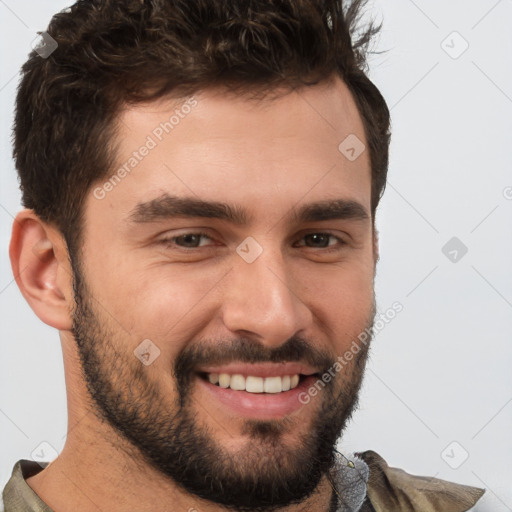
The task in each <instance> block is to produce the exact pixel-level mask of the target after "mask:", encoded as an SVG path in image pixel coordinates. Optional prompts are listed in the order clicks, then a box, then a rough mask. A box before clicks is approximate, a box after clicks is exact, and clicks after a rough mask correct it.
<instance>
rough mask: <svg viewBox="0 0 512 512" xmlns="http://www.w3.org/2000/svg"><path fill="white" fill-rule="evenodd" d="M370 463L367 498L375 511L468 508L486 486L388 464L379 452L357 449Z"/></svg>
mask: <svg viewBox="0 0 512 512" xmlns="http://www.w3.org/2000/svg"><path fill="white" fill-rule="evenodd" d="M356 455H357V456H358V457H360V458H361V459H363V460H364V461H365V462H366V464H367V465H368V467H369V470H370V476H369V478H368V491H367V492H368V498H369V500H370V502H371V504H372V505H373V507H374V508H375V510H376V512H384V511H386V510H393V511H397V512H398V511H400V512H401V511H404V512H405V511H407V512H437V511H439V510H442V511H443V512H466V511H467V510H469V509H471V508H472V507H473V506H474V505H475V504H476V502H477V501H478V500H479V499H480V498H481V497H482V495H483V494H484V492H485V490H484V489H479V488H476V487H469V486H467V485H461V484H456V483H453V482H448V481H446V480H440V479H438V478H432V477H426V476H415V475H410V474H409V473H406V472H405V471H404V470H402V469H398V468H392V467H390V466H388V464H387V463H386V461H385V460H384V459H383V458H382V457H381V456H380V455H379V454H378V453H376V452H374V451H372V450H368V451H365V452H361V453H356Z"/></svg>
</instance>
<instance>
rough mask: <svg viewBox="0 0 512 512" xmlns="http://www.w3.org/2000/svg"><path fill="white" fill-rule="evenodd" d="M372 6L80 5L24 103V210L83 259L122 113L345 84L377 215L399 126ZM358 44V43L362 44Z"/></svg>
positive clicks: (313, 2)
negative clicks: (377, 65) (84, 230)
mask: <svg viewBox="0 0 512 512" xmlns="http://www.w3.org/2000/svg"><path fill="white" fill-rule="evenodd" d="M364 5H366V0H353V1H352V2H350V3H348V4H347V2H346V1H343V0H339V1H337V0H229V1H227V0H79V1H77V2H76V3H75V4H74V5H73V6H72V7H71V8H69V9H67V10H65V11H62V12H60V13H58V14H56V15H55V16H54V17H53V18H52V20H51V22H50V25H49V27H48V29H47V33H48V34H49V35H50V36H51V37H52V38H53V39H54V40H55V41H56V42H57V44H58V47H57V48H56V49H55V51H54V52H53V53H51V55H49V56H47V58H43V57H41V56H40V55H39V54H38V53H37V52H36V51H32V53H31V54H30V55H29V58H28V60H27V62H26V63H25V64H24V66H23V68H22V79H21V82H20V85H19V89H18V94H17V100H16V116H15V123H14V158H15V161H16V168H17V170H18V174H19V178H20V187H21V191H22V202H23V205H24V206H25V207H26V208H31V209H33V210H34V211H35V213H36V214H37V215H38V216H39V217H40V218H41V219H42V220H44V221H46V222H49V223H52V224H54V225H56V226H57V227H58V229H59V230H60V231H61V232H62V233H63V235H64V237H65V239H66V241H67V244H68V248H69V250H70V253H71V251H72V250H74V249H77V248H78V244H79V241H80V232H81V226H82V215H83V211H82V210H83V201H84V198H85V196H86V193H87V192H88V191H89V189H90V188H91V186H92V185H93V184H94V183H95V182H96V181H98V180H100V179H103V178H104V177H106V176H107V175H108V174H109V173H110V172H112V168H113V165H114V163H115V151H114V146H113V144H114V142H113V141H114V135H115V130H114V125H115V120H116V116H117V115H118V114H119V112H120V110H121V109H122V107H123V105H126V104H129V103H137V102H142V101H149V100H152V99H157V98H160V97H163V96H165V95H180V96H185V95H187V94H193V93H195V92H197V91H199V90H202V89H206V88H209V87H215V86H227V87H229V88H230V89H232V90H234V91H236V92H237V93H244V92H250V91H252V92H255V91H259V92H260V93H271V92H272V91H275V90H276V89H277V88H282V87H285V88H288V87H289V88H290V90H293V89H295V88H298V87H304V86H308V85H313V84H316V83H318V82H321V81H323V80H327V79H329V78H331V77H332V76H333V75H335V74H338V75H339V76H340V77H341V78H342V79H343V80H344V82H345V83H346V84H347V86H348V88H349V90H350V91H351V93H352V95H353V97H354V99H355V101H356V104H357V107H358V109H359V113H360V115H361V117H362V120H363V123H364V127H365V132H366V138H367V143H368V149H369V152H370V161H371V167H372V192H371V206H372V213H373V214H374V213H375V209H376V207H377V205H378V203H379V200H380V198H381V196H382V193H383V191H384V188H385V185H386V175H387V167H388V153H389V140H390V131H389V128H390V119H389V110H388V108H387V105H386V102H385V100H384V99H383V97H382V95H381V94H380V92H379V90H378V89H377V87H376V86H375V85H374V84H373V83H372V82H371V81H370V79H369V78H368V77H367V75H366V72H367V60H366V54H367V50H368V44H369V43H370V41H371V40H372V38H373V36H374V35H375V34H376V33H377V32H378V30H379V28H380V27H375V25H374V24H373V23H369V24H368V25H367V26H366V27H365V28H364V30H361V27H358V25H359V21H360V18H361V15H362V13H363V6H364ZM356 31H357V33H358V34H359V36H358V38H357V40H354V39H355V33H356Z"/></svg>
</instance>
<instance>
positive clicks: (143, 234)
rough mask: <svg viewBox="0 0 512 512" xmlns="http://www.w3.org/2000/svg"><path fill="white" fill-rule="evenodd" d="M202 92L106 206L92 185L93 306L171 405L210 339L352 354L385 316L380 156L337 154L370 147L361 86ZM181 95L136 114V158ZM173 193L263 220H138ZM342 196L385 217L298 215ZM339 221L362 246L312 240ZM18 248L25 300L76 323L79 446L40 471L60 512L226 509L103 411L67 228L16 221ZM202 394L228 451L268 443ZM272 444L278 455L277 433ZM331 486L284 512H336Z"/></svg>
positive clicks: (127, 126) (84, 258) (124, 120)
mask: <svg viewBox="0 0 512 512" xmlns="http://www.w3.org/2000/svg"><path fill="white" fill-rule="evenodd" d="M194 97H195V99H196V100H197V102H198V103H197V106H195V107H194V108H193V109H192V111H191V112H190V113H189V114H188V115H187V116H186V117H185V118H184V119H182V120H181V121H180V123H179V125H178V126H176V127H175V128H174V129H173V131H172V133H170V134H167V135H165V137H164V138H163V140H162V141H161V142H159V143H158V145H157V146H156V147H155V148H154V149H152V150H151V151H150V152H149V154H148V155H147V156H146V157H145V158H144V159H143V160H142V161H140V163H138V165H137V166H136V167H135V168H134V169H133V170H132V171H131V172H130V174H129V175H127V176H126V177H124V178H123V180H122V181H121V182H120V183H118V184H117V185H116V186H115V187H114V188H113V189H112V190H111V191H109V192H108V194H106V196H105V197H104V198H103V199H97V198H96V197H95V196H94V195H93V190H94V187H93V188H92V189H91V191H90V192H89V194H88V195H87V198H86V201H85V214H84V218H85V229H84V233H83V241H84V245H83V251H82V254H81V257H80V260H81V262H82V272H83V277H84V281H85V282H86V284H87V291H88V293H89V294H90V305H91V307H93V308H94V311H95V314H96V316H97V318H98V319H99V321H100V322H101V325H102V327H103V329H104V332H108V333H110V334H111V341H112V344H113V346H115V347H116V349H117V350H119V352H120V353H122V354H123V356H124V357H131V358H132V359H131V360H132V361H133V364H134V365H139V366H140V371H144V372H146V375H147V378H148V379H149V380H150V381H151V382H152V383H155V385H156V386H157V387H158V389H159V390H160V391H161V392H162V393H163V395H162V396H163V397H167V398H166V400H167V403H163V404H161V406H162V408H166V410H172V409H173V407H175V400H176V399H177V389H176V383H175V381H174V379H173V378H172V372H171V368H172V365H173V362H175V360H176V358H177V357H178V355H179V354H180V353H181V352H182V351H183V350H184V349H186V348H187V347H190V346H191V345H192V346H193V344H194V343H197V340H202V341H203V342H205V343H210V344H214V343H215V340H234V341H236V340H237V339H239V338H240V337H244V338H247V339H249V340H252V341H253V342H254V343H256V344H258V345H260V346H262V347H265V348H267V349H277V348H279V347H280V346H281V345H282V344H283V343H284V342H285V341H286V340H288V339H290V338H291V337H293V336H297V335H301V336H302V337H304V339H306V340H308V342H309V343H311V344H312V346H313V347H314V348H315V349H316V350H318V351H319V352H321V353H323V354H325V355H328V356H329V357H331V358H333V359H335V358H336V357H337V356H338V355H341V354H344V353H345V351H346V350H348V349H349V347H350V344H351V343H352V341H353V340H354V339H357V335H358V334H359V333H360V332H362V331H363V330H364V328H365V327H366V326H367V325H368V321H369V319H370V318H371V315H372V307H373V306H374V277H375V266H376V262H377V260H378V250H377V235H376V233H375V231H374V229H373V228H372V219H371V215H370V212H371V207H370V201H371V171H370V161H369V154H368V151H364V152H363V153H362V154H361V156H360V157H359V158H357V159H356V160H355V161H354V162H351V161H349V160H348V159H347V158H345V156H344V155H343V154H342V153H340V151H339V150H338V145H339V144H340V142H341V141H343V140H344V139H345V138H346V137H347V136H348V135H350V134H356V135H357V137H358V138H359V139H360V140H362V141H363V142H364V143H365V144H366V140H365V136H364V129H363V124H362V121H361V118H360V116H359V114H358V112H357V108H356V106H355V103H354V101H353V99H352V97H351V95H350V93H349V91H348V89H347V87H346V86H345V84H344V83H343V82H342V81H341V80H339V79H335V80H334V81H333V82H326V83H323V84H321V85H317V86H314V87H308V88H304V89H301V90H300V91H294V92H291V93H289V94H286V95H284V96H282V97H280V98H278V99H274V100H272V101H270V100H266V101H262V102H255V101H253V100H249V99H247V98H243V97H235V96H230V95H228V94H226V93H225V92H222V91H218V90H205V91H202V92H200V93H197V94H195V95H194ZM182 104H183V99H181V100H179V101H178V100H176V99H174V100H169V99H167V100H165V101H164V100H159V101H157V102H152V103H150V104H144V105H137V106H135V107H131V108H129V109H126V110H124V111H123V112H122V113H121V114H120V119H119V121H120V122H119V131H118V139H117V140H118V142H119V146H118V148H117V158H118V162H119V165H122V164H123V163H124V162H126V161H127V160H128V158H129V157H130V156H131V154H132V153H133V151H134V150H136V149H138V148H139V147H140V146H141V145H143V144H144V143H145V141H146V140H147V136H148V135H149V134H151V133H152V131H153V130H154V128H155V127H156V126H158V125H159V124H160V123H161V122H162V121H165V120H168V119H169V117H170V115H171V114H172V113H173V112H174V110H175V109H176V108H179V106H180V105H182ZM104 182H105V180H102V181H101V182H99V183H98V185H99V186H101V185H102V184H103V183H104ZM162 193H168V194H172V195H176V196H183V197H185V196H187V197H196V198H200V199H204V200H209V201H222V202H226V203H229V204H237V205H239V206H240V207H241V208H243V209H245V210H246V211H247V214H248V215H249V216H250V217H251V222H250V223H247V224H246V225H235V224H232V223H230V222H228V221H225V220H219V219H205V218H177V217H175V218H168V219H165V220H160V221H158V222H154V223H149V224H147V223H130V221H129V217H130V212H132V210H133V208H134V207H135V206H136V205H137V204H138V203H139V202H142V201H148V200H151V199H153V198H156V197H159V196H161V195H162ZM337 198H345V199H351V200H354V201H357V202H358V203H360V204H361V205H362V206H364V208H365V209H366V210H367V212H368V213H369V218H368V219H367V220H353V219H352V220H351V219H336V220H326V221H315V222H310V223H306V224H297V223H295V222H294V221H293V219H292V217H291V216H290V214H291V213H293V209H294V207H295V208H297V207H299V206H302V205H304V204H307V203H310V202H316V201H320V200H326V199H337ZM197 231H206V232H207V234H208V236H209V237H210V239H208V238H206V239H203V240H202V242H201V243H202V244H204V245H203V246H202V247H199V248H195V249H192V250H191V249H187V250H185V249H183V248H181V250H180V248H179V247H178V246H176V245H175V244H174V245H165V244H163V243H162V239H163V238H170V237H173V236H174V237H176V236H179V235H183V234H185V233H189V232H197ZM325 232H328V233H329V234H332V235H333V236H334V237H340V238H341V239H343V240H344V241H345V242H346V245H342V246H339V245H338V240H337V239H336V238H333V239H330V242H329V243H330V244H331V246H330V247H338V249H337V250H335V251H332V252H327V250H326V249H325V248H323V247H321V246H320V245H319V244H318V243H317V245H314V243H312V242H311V240H309V243H310V244H311V246H310V247H308V246H306V242H305V239H304V236H305V235H307V234H313V233H325ZM249 236H251V237H253V238H254V239H256V240H257V242H258V243H259V244H260V246H261V247H262V248H263V252H262V254H261V255H260V256H259V257H258V258H257V259H256V260H255V261H254V262H253V263H250V264H248V263H247V262H246V261H244V260H243V259H242V258H241V257H240V256H239V254H238V253H237V252H236V248H237V247H238V246H239V244H240V243H241V242H242V241H243V240H244V239H246V238H247V237H249ZM10 255H11V261H12V265H13V271H14V275H15V276H16V281H17V283H18V286H19V288H20V290H21V292H22V293H23V295H24V297H25V298H26V300H27V301H28V302H29V304H30V306H31V307H32V309H33V310H34V311H35V313H36V314H37V315H38V317H39V318H40V319H41V320H42V321H43V322H45V323H46V324H48V325H50V326H52V327H54V328H56V329H58V330H59V334H60V339H61V344H62V350H63V357H64V367H65V377H66V389H67V401H68V402H67V405H68V435H67V438H66V442H65V445H64V448H63V450H62V452H61V454H60V455H59V456H58V457H57V459H56V460H54V461H53V462H52V463H51V464H50V465H49V466H48V467H47V468H46V469H45V470H43V471H41V472H40V473H38V474H37V475H35V476H33V477H30V478H28V479H27V482H28V484H29V485H30V486H31V487H32V489H33V490H34V491H35V492H36V493H37V494H38V495H39V496H40V497H41V498H42V499H43V501H45V502H46V503H47V504H48V505H49V506H50V507H51V508H52V509H53V510H55V511H56V512H60V511H63V510H68V509H73V510H74V511H75V512H82V511H84V512H85V511H90V510H110V511H113V512H117V511H121V510H123V511H124V510H138V511H150V510H153V511H154V510H156V508H155V504H158V510H159V511H162V512H167V511H168V512H171V511H182V510H183V511H192V510H194V509H197V510H198V511H204V512H209V511H217V510H225V509H224V508H223V507H221V506H219V505H218V504H216V503H212V502H210V501H208V500H205V499H201V498H198V497H197V496H193V495H191V494H189V493H187V492H186V491H185V490H184V489H183V488H181V487H180V486H178V485H176V484H175V482H173V481H172V479H170V478H168V477H167V476H166V475H164V474H162V473H161V472H159V471H158V470H156V469H155V468H154V467H153V466H151V465H150V464H147V462H146V461H144V460H143V459H142V457H141V456H140V454H138V452H137V450H135V449H134V447H133V446H132V445H131V444H130V442H129V441H128V440H126V439H125V438H123V437H122V436H120V435H119V433H118V432H117V431H116V430H115V429H114V428H113V427H112V425H110V424H109V423H108V422H107V421H104V420H103V419H102V418H101V416H100V414H98V413H97V409H96V406H95V403H94V401H93V400H92V399H91V396H90V394H89V392H88V389H87V385H86V382H85V380H84V378H83V376H82V374H81V362H80V357H79V351H78V350H77V347H76V340H75V337H74V335H73V332H72V331H73V310H74V308H75V306H76V304H75V297H74V293H73V280H72V275H73V274H72V268H71V266H70V262H69V256H68V253H67V248H66V244H65V242H64V240H63V238H62V235H61V234H60V232H59V231H58V230H57V229H55V227H53V226H52V225H50V224H47V223H45V222H43V221H41V220H40V219H39V218H38V217H37V216H36V215H35V214H34V212H33V211H31V210H23V211H22V212H20V213H19V214H18V216H17V217H16V221H15V223H14V225H13V234H12V241H11V247H10ZM144 339H151V340H152V341H153V342H154V343H155V344H156V345H157V346H158V348H159V350H160V355H159V357H158V358H157V359H156V360H155V361H154V362H153V363H152V364H150V365H148V366H143V365H142V363H140V362H139V361H138V360H137V359H136V358H135V356H134V355H133V350H134V349H135V348H136V347H137V346H138V345H139V344H140V342H141V341H142V340H144ZM127 360H128V359H127ZM130 368H131V366H130ZM354 372H355V369H354V364H353V363H352V364H351V365H349V366H347V368H346V369H344V370H343V371H342V372H340V373H339V374H337V376H336V379H335V381H336V382H335V384H333V386H337V388H336V389H338V390H341V389H342V387H343V386H344V385H345V386H347V385H350V380H351V379H353V378H354ZM327 395H328V394H327V393H322V392H320V393H318V394H317V395H316V396H315V397H312V398H311V402H310V403H309V404H308V405H307V406H306V405H304V406H302V407H300V408H299V409H298V410H296V411H294V412H293V413H292V414H289V415H287V416H286V417H283V418H280V419H279V420H278V421H281V422H282V424H283V425H284V426H285V429H284V430H283V432H282V434H281V437H280V446H281V449H282V450H283V453H286V450H290V451H292V450H294V449H297V445H298V443H299V440H300V439H301V436H304V435H307V434H308V432H310V430H311V428H312V424H313V421H314V419H315V418H316V417H317V416H318V414H319V411H320V410H321V407H322V403H323V401H324V400H326V399H327ZM190 396H191V397H192V402H191V407H192V408H193V412H194V414H196V415H197V416H196V418H197V421H198V423H200V424H201V425H206V426H207V427H208V429H209V432H210V435H211V436H212V438H213V439H214V440H215V441H216V443H217V444H218V445H219V446H221V447H222V448H223V449H224V450H225V451H226V453H230V454H233V453H237V452H239V451H240V450H244V448H248V447H249V446H252V445H250V444H249V437H248V434H247V431H246V430H245V429H244V426H245V425H246V418H244V417H241V416H237V415H236V414H234V413H233V411H231V410H228V409H227V408H226V407H224V406H222V405H221V404H218V403H214V402H212V398H211V397H210V396H208V395H207V394H206V393H204V391H203V390H201V388H200V387H199V386H197V382H193V383H192V387H191V389H190ZM164 400H165V398H164ZM261 447H262V449H266V448H265V447H266V445H265V444H264V443H263V441H262V444H261ZM299 448H300V443H299ZM247 465H248V467H249V466H250V461H249V460H247ZM98 468H101V471H100V470H99V469H98ZM331 492H332V491H331V486H330V484H329V482H328V481H327V479H326V478H325V477H323V478H322V479H321V480H320V482H319V484H318V486H317V488H316V489H315V492H314V493H313V494H312V495H311V496H309V497H308V498H307V499H306V500H305V501H303V502H302V503H300V504H293V505H290V506H288V507H284V508H282V509H280V510H283V511H286V512H298V511H306V510H319V511H323V510H326V511H327V510H328V507H329V501H330V497H331Z"/></svg>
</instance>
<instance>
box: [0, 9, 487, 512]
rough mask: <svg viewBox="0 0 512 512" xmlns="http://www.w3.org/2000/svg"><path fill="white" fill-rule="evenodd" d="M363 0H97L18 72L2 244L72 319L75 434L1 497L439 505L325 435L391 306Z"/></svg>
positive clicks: (123, 503) (444, 504) (50, 320)
mask: <svg viewBox="0 0 512 512" xmlns="http://www.w3.org/2000/svg"><path fill="white" fill-rule="evenodd" d="M363 5H364V2H362V1H355V2H353V3H352V4H350V5H348V6H347V5H343V6H342V4H341V2H334V1H332V2H329V1H327V2H319V1H315V0H298V1H294V2H291V1H283V2H275V1H268V0H267V1H261V2H247V1H232V2H222V1H219V0H200V1H197V2H190V1H189V0H174V1H171V0H167V1H164V0H154V1H149V0H147V1H140V0H136V1H135V0H134V1H130V0H124V1H120V0H116V1H113V0H103V1H101V0H93V1H84V0H82V1H79V2H77V3H76V4H75V5H73V6H72V7H71V8H70V9H69V10H67V11H65V12H62V13H59V14H57V15H56V16H55V17H54V18H53V20H52V22H51V24H50V26H49V28H48V32H47V33H45V34H43V41H44V43H45V44H44V46H41V47H40V48H38V49H36V50H35V51H34V52H33V53H32V54H31V55H30V57H29V60H28V61H27V63H26V64H25V66H24V67H23V77H22V81H21V84H20V87H19V91H18V97H17V109H16V118H15V140H14V156H15V160H16V165H17V169H18V172H19V176H20V181H21V188H22V192H23V204H24V206H25V208H26V209H24V210H23V211H22V212H20V213H19V214H18V216H17V217H16V221H15V222H14V225H13V233H12V241H11V247H10V256H11V261H12V266H13V271H14V275H15V277H16V282H17V284H18V286H19V288H20V290H21V292H22V293H23V295H24V297H25V298H26V300H27V301H28V302H29V304H30V306H31V307H32V309H33V310H34V311H35V313H36V314H37V315H38V316H39V318H40V319H41V320H43V321H44V322H45V323H47V324H48V325H50V326H52V327H54V328H56V329H58V330H59V334H60V338H61V343H62V349H63V354H64V365H65V376H66V387H67V396H68V416H69V420H68V435H67V439H66V443H65V446H64V448H63V450H62V452H61V453H60V455H59V456H58V457H57V458H56V459H55V460H54V461H52V462H51V463H49V464H45V463H42V464H38V463H36V462H34V461H32V462H31V461H28V460H21V461H19V462H18V463H17V464H16V465H15V467H14V469H13V474H12V477H11V479H10V480H9V482H8V484H7V486H6V487H5V489H4V492H3V501H4V506H5V510H6V512H14V511H21V510H34V511H55V512H61V511H65V510H66V511H67V510H73V511H75V512H84V511H90V510H109V511H113V512H116V511H127V510H137V511H140V512H143V511H155V510H158V511H161V512H174V511H188V512H192V511H201V512H203V511H205V512H210V511H220V510H236V511H261V512H263V511H284V512H299V511H301V512H302V511H314V512H324V511H325V512H327V511H329V512H330V511H377V512H379V511H411V510H412V511H421V512H429V511H443V512H450V511H451V512H458V511H461V512H462V511H465V510H469V509H470V508H471V507H472V506H473V505H474V504H475V503H476V502H477V501H478V499H479V498H480V496H481V495H482V494H483V491H482V490H481V489H475V488H471V487H467V486H462V485H458V484H452V483H449V482H444V481H441V480H438V479H434V478H426V477H413V476H411V475H408V474H407V473H405V472H403V471H401V470H398V469H393V468H389V467H388V466H387V464H386V463H385V461H384V460H383V459H382V458H381V457H380V456H379V455H378V454H376V453H375V452H373V451H366V452H363V453H359V454H353V455H350V454H346V455H343V454H341V453H338V452H337V450H336V449H335V446H336V441H337V440H338V439H339V437H340V435H341V433H342V431H343V429H344V427H345V426H346V424H347V422H348V420H349V418H350V416H351V414H352V412H353V410H354V409H355V407H356V404H357V397H358V391H359V388H360V385H361V381H362V377H363V373H364V368H365V363H366V359H367V356H368V350H369V345H370V338H371V333H372V327H373V323H374V318H375V313H376V306H375V297H374V286H373V285H374V277H375V270H376V263H377V260H378V240H377V233H376V230H375V212H376V208H377V205H378V203H379V199H380V197H381V195H382V193H383V191H384V187H385V183H386V173H387V164H388V145H389V137H390V135H389V112H388V109H387V107H386V103H385V101H384V99H383V98H382V96H381V95H380V93H379V91H378V90H377V89H376V87H375V86H374V85H373V84H372V83H371V81H370V80H369V79H368V78H367V76H366V75H365V73H364V68H365V55H364V49H365V48H366V45H367V44H368V42H369V41H370V38H371V36H372V35H373V34H374V33H375V32H376V29H374V28H373V27H369V28H368V29H367V30H366V31H365V32H364V33H363V35H362V36H361V37H360V38H359V39H358V40H357V41H353V40H352V37H351V34H352V35H353V34H355V33H356V26H355V20H357V19H358V18H359V16H360V14H361V9H362V7H363Z"/></svg>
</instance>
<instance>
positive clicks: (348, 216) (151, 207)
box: [128, 194, 370, 226]
mask: <svg viewBox="0 0 512 512" xmlns="http://www.w3.org/2000/svg"><path fill="white" fill-rule="evenodd" d="M293 210H294V214H293V219H294V221H295V222H297V223H299V224H300V223H306V222H318V221H323V220H336V219H345V220H353V221H366V220H368V219H369V218H370V215H369V214H368V211H367V210H366V208H365V207H364V206H363V205H362V204H361V203H359V202H357V201H354V200H351V199H327V200H323V201H317V202H314V203H309V204H306V205H304V206H301V207H300V208H294V209H293ZM173 217H201V218H208V219H220V220H225V221H228V222H231V223H233V224H236V225H240V226H242V225H247V224H248V223H249V222H250V221H251V220H252V217H251V216H250V215H249V214H248V213H247V211H246V210H244V209H243V208H242V207H241V206H240V205H236V204H234V205H230V204H227V203H222V202H218V201H205V200H202V199H196V198H192V197H177V196H171V195H168V194H164V195H162V196H160V197H158V198H155V199H152V200H150V201H146V202H142V203H139V204H137V205H136V206H135V208H134V209H133V210H132V211H131V212H130V214H129V217H128V219H129V221H130V222H132V223H136V224H143V223H151V222H158V221H162V220H166V219H169V218H173Z"/></svg>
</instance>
